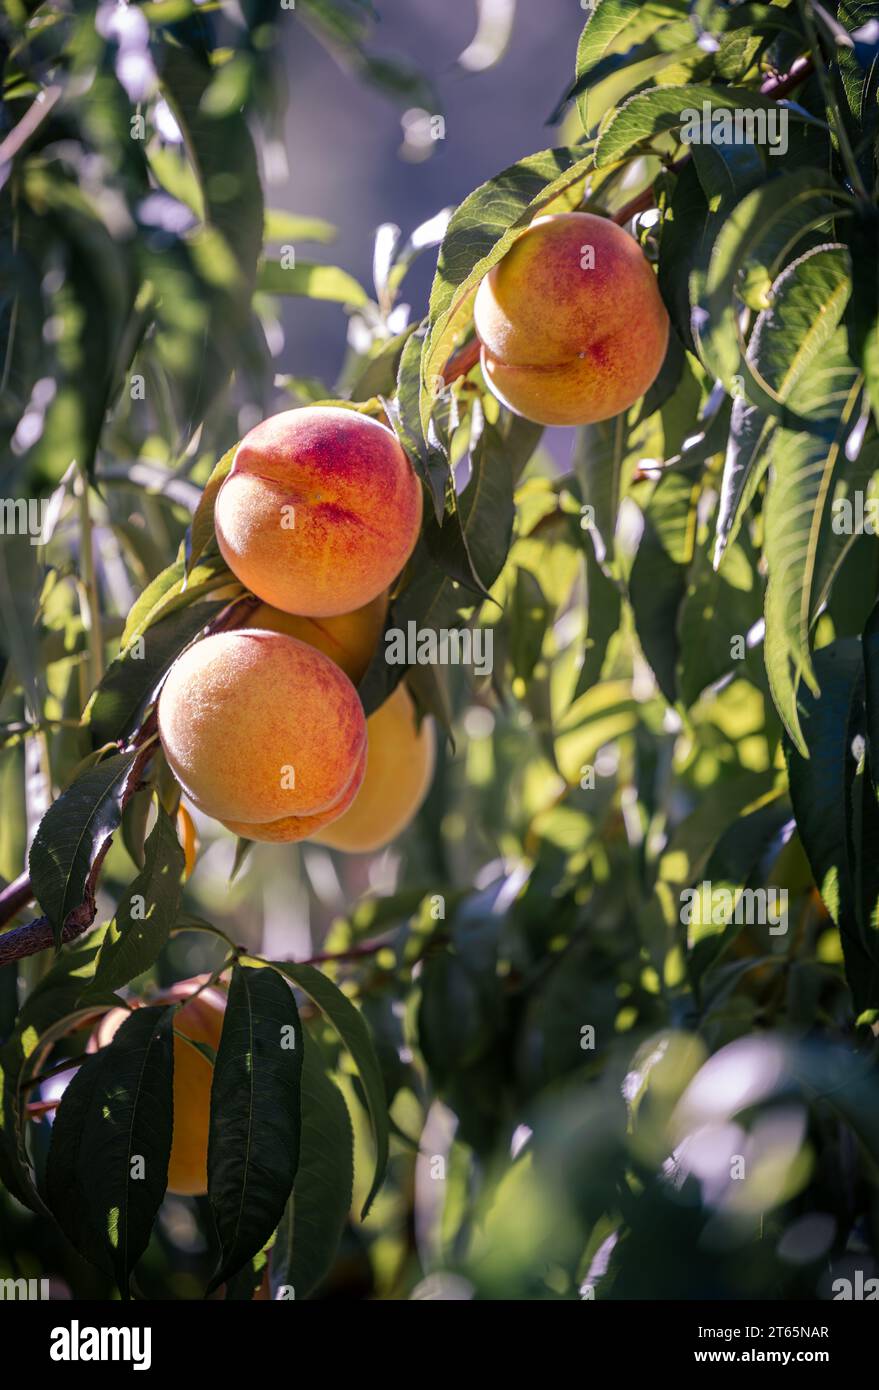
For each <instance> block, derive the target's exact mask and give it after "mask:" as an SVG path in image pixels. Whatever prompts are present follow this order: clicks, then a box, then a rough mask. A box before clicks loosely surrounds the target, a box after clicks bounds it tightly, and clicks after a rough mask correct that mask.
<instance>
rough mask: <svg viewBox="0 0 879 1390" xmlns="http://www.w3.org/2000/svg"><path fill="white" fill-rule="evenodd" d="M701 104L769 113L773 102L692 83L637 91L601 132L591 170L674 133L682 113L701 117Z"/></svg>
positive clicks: (756, 95) (740, 91) (742, 90)
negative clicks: (593, 166) (695, 113)
mask: <svg viewBox="0 0 879 1390" xmlns="http://www.w3.org/2000/svg"><path fill="white" fill-rule="evenodd" d="M703 102H708V104H709V105H710V106H711V108H712V109H713V110H728V111H735V110H737V109H738V110H744V111H759V110H761V109H762V110H765V111H771V110H774V109H775V102H774V101H773V100H772V99H771V98H770V97H764V96H761V94H760V93H759V92H755V91H753V90H751V89H749V88H744V87H741V88H738V87H711V86H707V85H704V84H700V83H693V84H692V85H690V86H686V87H654V88H652V89H651V90H650V91H647V92H638V93H636V94H635V96H633V97H630V98H629V100H628V101H626V102H624V103H623V105H622V106H621V107H620V108H619V109H618V110H617V112H616V114H615V115H614V116H613V117H611V119H610V121H608V123H607V125H606V126H605V127H604V129H603V130H602V132H601V135H600V137H599V140H598V144H597V145H596V147H595V167H596V168H597V169H604V168H607V167H608V166H609V165H611V164H615V163H616V162H617V160H619V159H623V158H625V156H626V155H628V154H630V153H631V152H632V150H634V149H635V148H637V147H638V146H639V145H643V144H645V143H646V142H647V141H649V140H652V139H655V138H656V137H657V136H660V135H667V134H669V133H672V134H677V132H678V131H680V130H681V128H682V126H683V125H684V123H685V121H686V119H687V118H686V115H685V112H686V111H690V110H692V111H697V112H699V113H700V114H701V111H702V104H703Z"/></svg>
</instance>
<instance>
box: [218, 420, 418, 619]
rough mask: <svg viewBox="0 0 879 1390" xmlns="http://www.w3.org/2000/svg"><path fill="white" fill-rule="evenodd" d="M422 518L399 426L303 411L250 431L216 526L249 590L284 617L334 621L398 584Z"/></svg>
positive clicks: (227, 558)
mask: <svg viewBox="0 0 879 1390" xmlns="http://www.w3.org/2000/svg"><path fill="white" fill-rule="evenodd" d="M421 511H422V498H421V485H420V483H419V482H418V479H417V478H416V477H415V474H414V472H413V470H412V465H411V464H410V462H409V460H408V458H407V457H406V454H405V452H404V451H403V449H402V448H401V446H400V444H399V442H398V441H397V439H396V436H395V435H394V434H393V432H392V431H391V430H389V429H388V428H387V427H386V426H385V425H381V424H379V423H378V421H376V420H372V419H370V418H369V417H368V416H366V415H361V414H360V413H359V412H358V411H356V410H345V409H343V408H341V407H335V406H306V407H304V408H303V409H301V410H287V411H284V412H283V413H282V414H281V415H273V416H272V417H271V418H270V419H268V420H264V421H263V422H262V424H260V425H257V426H256V428H255V429H252V430H251V431H250V433H249V434H247V435H245V437H244V439H243V440H242V441H241V443H240V444H239V446H238V450H237V453H236V454H235V458H234V460H233V463H232V469H231V472H230V473H229V476H228V477H227V478H226V481H225V482H224V483H223V486H222V487H221V489H220V493H219V496H218V497H217V504H216V509H215V513H214V523H215V527H216V532H217V541H218V543H219V546H220V550H221V551H222V554H223V557H224V559H225V561H226V563H227V564H228V566H229V568H230V569H231V570H232V571H233V572H234V574H235V575H236V577H237V578H238V579H239V580H240V581H241V583H242V584H244V585H246V586H247V588H248V589H250V590H252V592H253V593H255V594H257V595H258V597H259V598H261V599H263V601H264V602H265V603H268V604H271V605H272V607H274V608H281V609H283V610H284V612H286V613H296V614H299V615H301V616H303V617H309V618H326V617H332V616H334V615H336V614H339V613H349V612H351V611H352V610H353V609H356V608H360V607H362V606H363V604H365V603H367V602H369V600H370V599H373V598H376V597H377V596H378V595H379V594H380V593H381V592H382V590H384V589H387V588H389V587H390V585H391V583H392V581H393V580H394V579H395V578H396V576H397V575H398V574H399V572H400V570H401V569H402V568H403V566H404V565H405V563H406V561H407V560H408V558H409V556H410V555H411V553H412V550H413V548H414V546H415V542H416V540H417V539H418V533H419V530H420V528H421Z"/></svg>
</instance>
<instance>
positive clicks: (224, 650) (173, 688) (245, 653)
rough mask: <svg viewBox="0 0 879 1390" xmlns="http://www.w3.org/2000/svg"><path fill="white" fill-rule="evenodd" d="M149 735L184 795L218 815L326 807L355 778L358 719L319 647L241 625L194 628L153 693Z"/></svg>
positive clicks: (362, 730) (271, 815)
mask: <svg viewBox="0 0 879 1390" xmlns="http://www.w3.org/2000/svg"><path fill="white" fill-rule="evenodd" d="M158 723H159V736H160V738H161V741H162V747H163V749H164V752H165V757H166V758H167V760H168V764H169V766H170V768H171V771H172V772H173V773H174V775H175V777H176V778H177V780H178V781H179V782H180V785H181V786H182V788H183V790H184V791H185V792H186V794H187V796H188V798H189V800H190V801H192V802H193V803H194V804H195V805H196V806H198V807H199V809H200V810H202V811H204V812H205V813H206V814H207V815H209V816H213V817H214V818H215V819H216V820H220V821H245V822H247V823H248V824H255V825H262V826H266V825H268V824H269V823H270V822H272V821H278V820H281V819H283V818H284V817H290V816H296V817H313V816H323V817H328V816H330V815H331V814H333V813H334V812H336V813H338V812H337V810H336V808H341V806H342V805H344V804H345V797H346V794H348V793H349V792H350V791H351V790H352V787H354V788H356V787H357V786H359V782H360V778H361V776H362V764H363V757H364V752H365V748H366V720H365V718H364V714H363V707H362V705H361V703H360V700H359V699H358V697H357V692H356V690H355V689H354V686H353V685H352V684H351V682H350V681H349V679H348V677H347V676H346V675H345V673H344V672H343V671H341V670H340V669H339V667H338V666H336V665H335V664H334V663H333V662H332V661H330V660H329V658H328V657H325V656H324V655H323V653H322V652H319V651H316V650H315V648H314V647H310V646H308V644H307V643H305V642H299V641H297V640H296V638H294V637H288V636H286V635H285V634H283V633H277V632H265V631H258V630H255V629H251V628H245V629H242V630H240V631H234V632H223V633H217V634H215V635H214V636H212V637H206V638H203V639H202V641H200V642H197V643H196V644H195V645H194V646H192V647H189V648H188V650H187V651H185V652H184V653H183V655H182V656H180V657H179V658H178V660H177V661H176V662H175V663H174V665H173V666H172V668H171V671H170V673H169V675H168V678H167V680H166V681H165V684H164V686H163V688H162V692H161V695H160V696H159V706H158Z"/></svg>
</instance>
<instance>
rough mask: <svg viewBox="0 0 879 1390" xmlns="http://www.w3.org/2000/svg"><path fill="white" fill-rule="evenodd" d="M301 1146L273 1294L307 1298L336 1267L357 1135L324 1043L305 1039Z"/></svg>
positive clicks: (278, 1244) (274, 1266)
mask: <svg viewBox="0 0 879 1390" xmlns="http://www.w3.org/2000/svg"><path fill="white" fill-rule="evenodd" d="M304 1044H305V1063H304V1066H303V1070H302V1145H301V1152H300V1158H299V1170H298V1172H297V1174H296V1182H295V1183H294V1186H293V1195H292V1197H291V1198H290V1200H289V1201H288V1203H287V1206H286V1208H285V1210H284V1215H283V1216H282V1218H281V1222H280V1225H279V1227H278V1234H277V1238H276V1240H275V1244H274V1246H273V1248H272V1257H271V1274H270V1280H271V1288H272V1296H273V1297H274V1298H278V1297H280V1296H281V1294H282V1292H283V1294H284V1295H285V1296H286V1297H291V1298H293V1297H295V1298H307V1297H308V1295H309V1294H310V1293H311V1292H312V1291H313V1290H314V1289H315V1288H316V1287H317V1285H318V1284H319V1283H320V1282H321V1280H322V1279H323V1278H324V1277H325V1276H326V1274H327V1273H328V1271H329V1269H330V1268H331V1266H332V1263H333V1260H334V1258H335V1255H336V1251H337V1249H338V1246H339V1241H340V1240H341V1237H342V1232H343V1230H344V1229H345V1223H346V1221H347V1219H348V1213H349V1211H350V1209H351V1195H352V1183H353V1179H354V1136H353V1134H352V1131H351V1119H350V1116H349V1114H348V1107H347V1105H346V1104H345V1100H344V1097H343V1096H342V1093H341V1091H340V1090H339V1088H338V1086H337V1085H336V1083H335V1082H334V1081H333V1080H332V1079H331V1078H330V1075H329V1072H328V1070H327V1065H326V1062H325V1060H324V1057H323V1055H322V1053H321V1050H320V1046H319V1044H318V1043H317V1042H316V1041H315V1039H314V1038H312V1037H311V1036H309V1035H306V1037H305V1040H304ZM288 1291H289V1292H288Z"/></svg>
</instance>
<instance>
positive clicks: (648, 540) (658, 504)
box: [629, 469, 700, 704]
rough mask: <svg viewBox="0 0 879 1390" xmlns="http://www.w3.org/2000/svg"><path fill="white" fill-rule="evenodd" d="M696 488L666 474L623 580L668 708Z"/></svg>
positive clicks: (675, 473)
mask: <svg viewBox="0 0 879 1390" xmlns="http://www.w3.org/2000/svg"><path fill="white" fill-rule="evenodd" d="M699 492H700V486H699V483H698V482H694V481H693V479H692V478H691V477H688V476H687V475H686V474H685V473H682V472H680V471H679V470H677V469H667V470H666V472H665V473H663V475H662V477H661V478H660V480H659V482H658V483H657V484H656V487H655V488H654V490H653V494H652V496H651V498H650V501H649V502H648V504H647V507H646V510H645V513H644V533H643V535H642V537H641V540H640V542H639V544H638V552H637V554H636V556H635V562H634V564H633V566H632V573H631V575H630V576H629V599H630V602H631V604H632V611H633V613H634V615H635V627H636V629H637V632H638V638H639V641H640V643H641V646H642V648H643V650H644V655H645V656H646V658H647V660H648V661H649V663H650V666H651V667H652V669H653V673H654V675H655V676H656V679H657V682H658V684H659V688H660V690H661V691H662V693H663V695H664V696H665V698H666V699H667V700H668V701H669V703H670V704H674V702H675V701H676V700H677V698H678V683H677V667H678V662H679V659H680V646H679V637H678V615H679V612H680V608H681V605H682V603H683V601H684V596H685V594H686V591H687V570H688V568H689V566H690V563H691V561H692V559H693V555H694V553H695V545H696V520H697V517H696V503H697V501H698V498H699Z"/></svg>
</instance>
